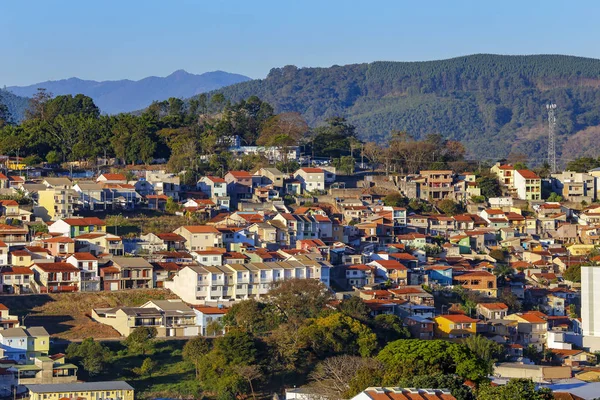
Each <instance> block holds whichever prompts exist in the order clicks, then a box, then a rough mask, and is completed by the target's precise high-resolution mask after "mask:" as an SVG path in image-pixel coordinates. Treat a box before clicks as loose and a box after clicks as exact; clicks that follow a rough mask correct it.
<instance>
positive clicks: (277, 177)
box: [254, 168, 289, 193]
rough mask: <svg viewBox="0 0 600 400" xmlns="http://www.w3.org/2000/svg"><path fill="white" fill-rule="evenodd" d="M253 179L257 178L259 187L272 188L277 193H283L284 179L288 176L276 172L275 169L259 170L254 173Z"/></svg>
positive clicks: (278, 171)
mask: <svg viewBox="0 0 600 400" xmlns="http://www.w3.org/2000/svg"><path fill="white" fill-rule="evenodd" d="M254 176H255V177H259V178H260V179H259V182H258V183H259V186H269V185H270V186H272V187H273V189H275V190H277V191H278V192H279V193H282V192H283V186H284V181H285V179H286V178H287V177H288V176H289V175H286V174H284V173H283V172H281V171H280V170H278V169H277V168H260V169H259V170H258V171H256V172H255V173H254Z"/></svg>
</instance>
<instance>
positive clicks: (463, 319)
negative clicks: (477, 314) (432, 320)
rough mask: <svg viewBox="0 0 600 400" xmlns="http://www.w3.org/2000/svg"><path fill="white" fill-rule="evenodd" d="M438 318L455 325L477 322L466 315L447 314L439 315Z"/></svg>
mask: <svg viewBox="0 0 600 400" xmlns="http://www.w3.org/2000/svg"><path fill="white" fill-rule="evenodd" d="M436 318H445V319H447V320H448V321H452V322H455V323H474V322H477V320H476V319H473V318H471V317H468V316H466V315H464V314H447V315H439V316H437V317H436Z"/></svg>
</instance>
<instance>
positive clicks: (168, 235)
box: [156, 233, 185, 242]
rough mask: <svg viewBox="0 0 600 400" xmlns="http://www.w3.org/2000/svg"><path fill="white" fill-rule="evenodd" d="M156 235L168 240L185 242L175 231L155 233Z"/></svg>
mask: <svg viewBox="0 0 600 400" xmlns="http://www.w3.org/2000/svg"><path fill="white" fill-rule="evenodd" d="M156 236H157V237H158V238H159V239H160V240H166V241H169V242H185V238H184V237H183V236H181V235H179V234H177V233H157V234H156Z"/></svg>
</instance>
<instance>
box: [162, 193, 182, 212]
mask: <svg viewBox="0 0 600 400" xmlns="http://www.w3.org/2000/svg"><path fill="white" fill-rule="evenodd" d="M182 209H183V206H182V205H181V204H179V203H177V202H176V201H175V200H173V198H172V197H169V198H167V204H166V205H165V211H166V212H168V213H169V214H175V213H176V212H178V211H181V210H182Z"/></svg>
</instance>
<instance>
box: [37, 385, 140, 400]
mask: <svg viewBox="0 0 600 400" xmlns="http://www.w3.org/2000/svg"><path fill="white" fill-rule="evenodd" d="M26 387H27V389H28V390H29V399H30V400H59V399H63V398H67V399H83V400H98V399H120V400H133V395H134V392H133V388H132V387H131V385H129V384H128V383H127V382H124V381H104V382H78V383H55V384H47V385H26Z"/></svg>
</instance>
